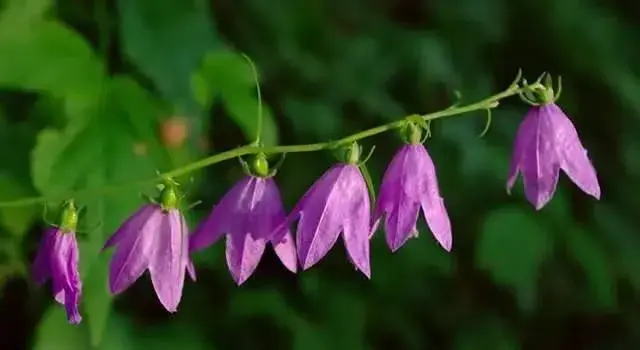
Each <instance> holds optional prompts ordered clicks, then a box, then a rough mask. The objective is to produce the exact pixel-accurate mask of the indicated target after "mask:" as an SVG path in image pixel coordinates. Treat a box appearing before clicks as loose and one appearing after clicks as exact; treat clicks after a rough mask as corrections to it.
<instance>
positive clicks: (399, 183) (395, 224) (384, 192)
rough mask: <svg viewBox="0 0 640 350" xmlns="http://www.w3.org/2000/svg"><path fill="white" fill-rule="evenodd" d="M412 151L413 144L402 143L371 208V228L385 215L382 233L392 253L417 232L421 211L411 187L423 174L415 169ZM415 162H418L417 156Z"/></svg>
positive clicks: (413, 189) (413, 188)
mask: <svg viewBox="0 0 640 350" xmlns="http://www.w3.org/2000/svg"><path fill="white" fill-rule="evenodd" d="M412 150H413V146H412V145H405V146H403V147H402V148H400V150H399V151H398V152H397V153H396V155H395V156H394V157H393V159H392V160H391V162H390V163H389V166H388V167H387V170H385V173H384V176H383V178H382V185H381V186H380V194H379V195H378V200H377V202H376V208H375V210H374V218H375V219H374V220H375V223H374V228H373V230H375V229H377V226H378V224H379V222H380V217H381V216H382V215H385V214H386V218H385V233H386V235H385V236H386V240H387V245H388V246H389V248H390V249H391V251H393V252H395V251H397V250H398V249H399V248H400V247H402V245H404V244H405V243H406V241H407V240H409V238H410V237H411V236H412V234H413V232H415V231H416V222H417V220H418V212H419V210H420V200H419V196H416V194H415V190H416V189H415V187H414V186H415V185H417V184H416V181H420V177H421V176H424V174H421V173H419V172H417V168H415V166H416V164H415V161H416V160H414V159H411V158H412V154H413V153H415V152H413V151H412ZM413 158H415V157H413ZM417 161H418V162H421V160H420V159H417ZM405 174H406V175H405Z"/></svg>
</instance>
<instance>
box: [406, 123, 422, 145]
mask: <svg viewBox="0 0 640 350" xmlns="http://www.w3.org/2000/svg"><path fill="white" fill-rule="evenodd" d="M402 131H403V135H402V136H403V138H404V140H405V142H406V143H409V144H412V145H417V144H420V143H422V128H420V126H419V125H417V124H416V123H413V122H407V125H406V127H404V128H403V130H402Z"/></svg>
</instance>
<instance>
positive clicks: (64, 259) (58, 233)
mask: <svg viewBox="0 0 640 350" xmlns="http://www.w3.org/2000/svg"><path fill="white" fill-rule="evenodd" d="M61 216H62V217H61V220H60V226H57V227H52V228H49V229H47V230H46V231H45V234H44V237H43V238H42V242H41V243H40V249H39V250H38V254H37V255H36V258H35V261H34V263H33V276H34V279H35V282H36V283H37V284H39V285H42V284H44V283H45V282H46V281H47V280H49V279H51V281H52V285H53V295H54V297H55V300H56V301H57V302H58V303H60V304H62V305H64V307H65V309H66V311H67V319H68V320H69V323H71V324H79V323H80V321H82V316H80V312H79V311H78V304H79V303H80V296H81V294H82V281H81V280H80V273H79V272H78V263H79V252H78V242H77V241H76V234H75V231H76V226H77V224H78V211H77V209H76V207H75V204H74V202H73V201H72V200H68V201H66V202H65V203H64V204H63V208H62V215H61Z"/></svg>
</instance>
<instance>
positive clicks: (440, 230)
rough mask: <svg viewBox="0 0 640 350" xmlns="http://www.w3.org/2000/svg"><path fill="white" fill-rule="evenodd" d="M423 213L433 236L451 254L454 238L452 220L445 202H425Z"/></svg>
mask: <svg viewBox="0 0 640 350" xmlns="http://www.w3.org/2000/svg"><path fill="white" fill-rule="evenodd" d="M422 212H423V213H424V218H425V220H426V221H427V225H428V226H429V229H430V230H431V232H432V233H433V236H434V237H435V238H436V240H437V241H438V243H439V244H440V246H442V248H444V250H446V251H448V252H450V251H451V248H452V245H453V236H452V234H451V220H450V219H449V214H448V213H447V208H446V207H445V205H444V201H443V200H442V199H440V200H436V201H431V202H427V201H425V202H423V203H422Z"/></svg>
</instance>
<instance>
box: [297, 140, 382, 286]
mask: <svg viewBox="0 0 640 350" xmlns="http://www.w3.org/2000/svg"><path fill="white" fill-rule="evenodd" d="M359 155H360V148H359V146H358V145H357V144H355V143H354V144H353V145H352V146H351V148H350V151H349V154H348V157H347V158H348V159H347V161H346V162H343V163H338V164H336V165H334V166H333V167H331V168H330V169H329V170H327V171H326V172H325V173H324V174H323V175H322V177H321V178H320V179H318V180H317V181H316V182H315V183H314V184H313V186H311V188H309V190H307V192H306V193H305V194H304V196H303V197H302V198H301V199H300V200H299V202H298V203H297V204H296V206H295V207H294V209H293V211H292V212H291V213H290V214H289V217H288V218H287V222H286V226H289V224H291V223H293V221H295V220H297V219H298V218H299V221H298V225H297V234H296V246H297V251H298V260H299V261H300V264H301V265H302V268H303V269H304V270H306V269H308V268H310V267H312V266H313V265H315V264H316V263H318V262H319V261H320V260H321V259H322V258H323V257H324V256H325V255H326V254H327V253H328V252H329V250H330V249H331V248H332V247H333V245H334V244H335V243H336V241H337V240H338V237H339V236H340V233H342V239H343V240H344V243H345V247H346V250H347V253H348V255H349V259H350V260H351V263H353V264H354V265H355V267H356V268H357V269H358V270H360V271H361V272H362V273H363V274H364V275H365V276H367V277H368V278H370V277H371V268H370V266H369V232H370V230H371V227H370V223H371V212H370V210H371V209H370V206H371V204H370V199H369V192H368V190H367V184H366V182H365V179H364V177H363V176H362V173H361V172H360V169H359V168H358V162H359Z"/></svg>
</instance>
